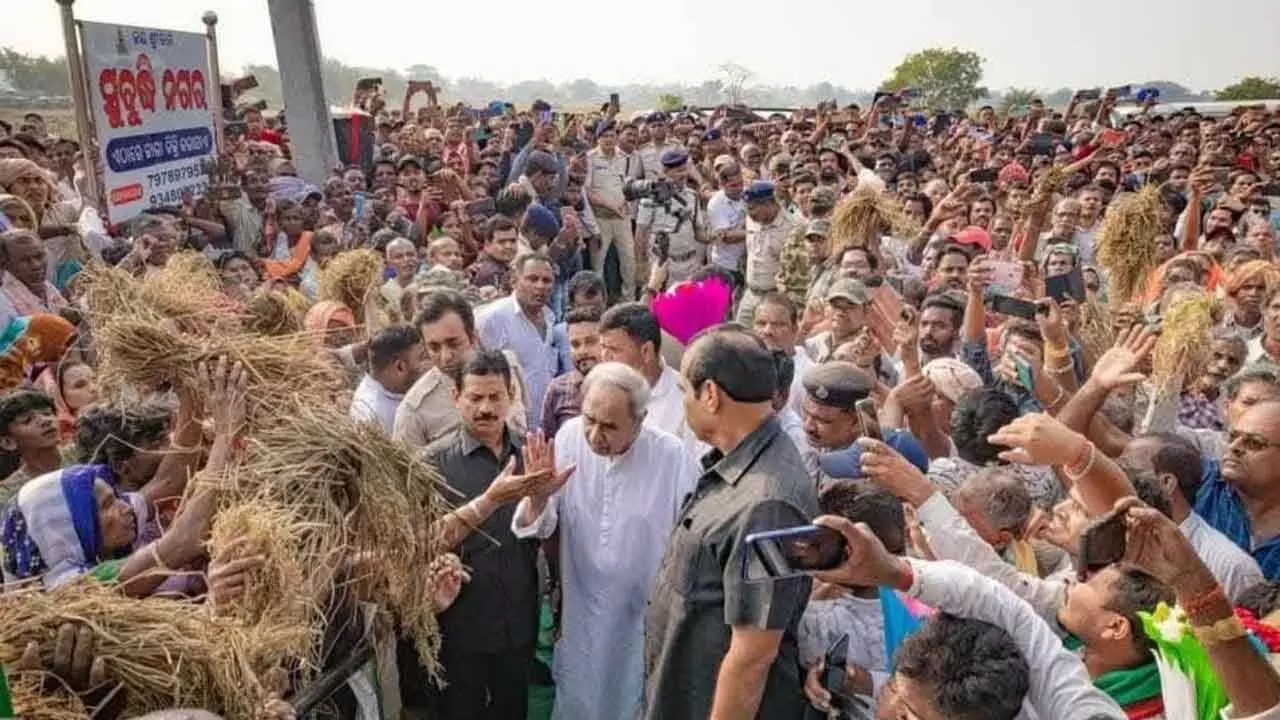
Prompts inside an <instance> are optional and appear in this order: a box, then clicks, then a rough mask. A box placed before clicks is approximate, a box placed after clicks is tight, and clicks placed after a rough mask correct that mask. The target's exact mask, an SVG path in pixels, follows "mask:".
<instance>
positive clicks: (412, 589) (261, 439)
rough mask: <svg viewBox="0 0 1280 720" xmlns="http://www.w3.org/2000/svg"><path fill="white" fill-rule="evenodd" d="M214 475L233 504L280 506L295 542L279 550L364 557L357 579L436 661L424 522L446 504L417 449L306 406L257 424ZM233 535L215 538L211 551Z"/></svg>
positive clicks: (329, 562) (429, 544)
mask: <svg viewBox="0 0 1280 720" xmlns="http://www.w3.org/2000/svg"><path fill="white" fill-rule="evenodd" d="M197 480H198V481H200V479H199V478H197ZM218 482H219V483H220V485H219V486H220V487H221V490H220V492H221V493H222V494H223V496H224V497H227V498H230V502H233V503H234V502H235V501H237V500H241V501H245V502H248V503H253V504H257V505H261V506H263V507H274V508H280V509H281V510H282V511H284V513H285V519H282V520H277V521H278V522H281V523H287V527H288V532H289V534H290V535H292V536H293V541H294V542H296V543H297V545H296V546H294V547H291V548H287V549H285V550H283V552H284V554H285V555H289V556H292V557H295V558H297V562H299V563H300V564H301V567H303V568H304V569H310V570H311V572H316V571H315V569H316V568H321V567H332V566H333V565H334V564H335V560H337V559H339V558H355V557H362V558H364V559H365V560H367V561H368V562H366V563H364V570H365V571H367V572H368V573H369V577H366V578H363V581H364V582H366V583H368V584H370V585H372V586H375V587H378V588H381V592H379V594H378V597H376V598H374V601H375V602H377V603H379V604H380V605H381V606H382V607H383V608H384V609H386V610H388V611H389V612H390V613H391V614H392V615H393V616H394V617H395V618H396V619H397V620H399V622H400V626H401V627H402V628H404V629H405V630H406V632H408V633H409V634H410V635H411V636H412V637H413V638H414V639H415V641H416V643H417V647H418V651H419V655H420V656H421V658H422V662H423V665H424V666H425V667H429V668H433V667H435V665H434V663H435V652H436V649H437V646H438V635H437V629H436V622H435V613H434V612H433V611H432V604H431V582H430V578H429V577H428V576H427V573H426V572H425V571H424V568H426V567H427V565H428V564H429V563H430V562H431V560H432V559H434V557H435V554H436V552H437V551H438V548H437V547H436V542H435V538H434V536H433V534H432V532H431V526H432V523H434V522H435V521H436V520H437V519H439V518H440V517H441V516H442V515H443V514H444V512H445V511H446V506H447V503H446V502H445V500H444V498H443V497H442V493H441V490H442V489H443V488H444V487H445V486H444V484H443V481H442V479H441V478H440V476H439V475H438V474H437V472H436V470H435V468H434V467H433V466H431V465H429V464H427V463H426V462H425V461H424V460H423V459H422V457H421V456H420V455H419V454H417V453H415V452H413V450H412V449H411V448H409V447H408V446H406V445H404V444H403V443H397V442H393V441H392V440H391V438H390V437H389V436H388V435H387V434H386V432H384V431H383V430H382V429H381V428H379V427H377V426H375V425H372V424H368V423H358V422H355V421H353V420H352V419H351V418H350V417H349V416H348V415H347V414H346V413H344V412H342V411H341V410H339V409H337V408H333V407H324V406H320V405H313V406H303V407H299V408H297V409H296V411H295V412H293V413H291V414H289V415H288V416H282V417H280V418H278V422H275V423H273V424H270V425H267V426H264V427H262V428H261V429H259V430H257V431H256V432H255V433H254V434H253V435H252V436H251V437H250V438H249V447H248V452H247V455H246V456H245V458H244V461H243V462H242V463H241V464H240V465H238V466H237V467H235V468H234V469H233V470H231V471H229V472H228V473H227V475H226V477H224V478H222V479H220V480H219V481H218ZM263 521H264V522H269V521H270V520H268V519H266V518H264V519H263ZM236 537H237V534H236V532H227V533H225V534H224V535H222V536H218V537H215V538H214V539H213V541H212V542H211V544H210V549H211V551H212V552H215V553H216V552H219V551H221V550H222V549H223V548H226V547H228V546H229V545H230V544H232V543H234V541H235V538H236ZM280 547H283V546H280ZM274 552H281V550H275V551H274ZM278 602H283V600H275V601H272V603H278ZM262 612H263V613H264V614H267V615H269V614H271V612H274V611H273V610H271V609H269V608H264V609H263V610H262Z"/></svg>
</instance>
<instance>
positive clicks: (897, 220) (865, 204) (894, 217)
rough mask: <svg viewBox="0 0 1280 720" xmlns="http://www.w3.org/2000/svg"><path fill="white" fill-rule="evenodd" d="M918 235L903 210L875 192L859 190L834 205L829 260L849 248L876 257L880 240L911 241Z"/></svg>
mask: <svg viewBox="0 0 1280 720" xmlns="http://www.w3.org/2000/svg"><path fill="white" fill-rule="evenodd" d="M918 232H920V226H919V225H917V224H916V222H915V221H914V220H912V219H911V218H910V217H909V216H907V214H906V213H905V212H903V210H902V207H901V206H900V205H898V204H897V202H895V201H894V200H893V199H892V198H890V197H889V196H887V195H885V194H883V193H881V192H880V191H879V190H876V189H874V188H868V187H863V186H861V185H860V186H858V187H857V188H855V189H854V191H853V192H852V193H850V194H849V195H847V196H845V197H844V199H842V200H841V201H840V203H839V204H838V205H836V209H835V212H834V213H833V214H832V215H831V256H832V257H837V258H838V257H840V253H842V252H844V251H845V250H846V249H848V248H851V247H865V248H870V249H871V250H872V251H873V252H876V253H877V254H879V248H880V236H881V235H884V234H885V233H889V234H891V235H894V236H896V237H910V236H912V235H915V234H916V233H918Z"/></svg>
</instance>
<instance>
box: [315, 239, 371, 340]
mask: <svg viewBox="0 0 1280 720" xmlns="http://www.w3.org/2000/svg"><path fill="white" fill-rule="evenodd" d="M381 284H382V258H381V257H380V256H379V255H378V253H376V252H374V251H373V250H369V249H367V248H361V249H359V250H349V251H347V252H344V253H340V254H339V255H338V256H337V257H335V258H333V259H332V260H330V261H329V264H328V265H326V266H325V267H324V269H322V270H321V271H320V299H321V300H334V301H336V302H340V303H342V304H343V305H346V306H347V307H348V308H351V311H352V312H354V313H356V314H357V317H358V316H359V315H360V313H362V312H363V309H364V303H365V298H367V297H368V296H369V293H371V292H374V291H375V290H376V288H377V287H378V286H379V285H381ZM360 320H361V322H363V321H364V319H363V318H360Z"/></svg>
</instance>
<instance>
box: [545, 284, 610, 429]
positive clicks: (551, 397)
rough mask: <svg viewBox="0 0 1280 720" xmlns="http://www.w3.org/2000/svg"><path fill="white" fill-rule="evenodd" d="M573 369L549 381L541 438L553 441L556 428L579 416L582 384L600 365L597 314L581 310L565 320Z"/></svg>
mask: <svg viewBox="0 0 1280 720" xmlns="http://www.w3.org/2000/svg"><path fill="white" fill-rule="evenodd" d="M565 331H566V334H567V335H568V344H569V355H570V357H571V358H572V360H573V369H572V370H570V371H569V372H567V373H565V374H563V375H561V376H559V377H557V378H556V379H555V380H552V381H551V385H550V386H549V387H547V396H546V398H545V399H543V401H542V421H541V423H540V424H539V427H540V428H541V430H542V434H543V435H545V436H547V437H548V438H554V437H555V436H556V433H557V432H559V430H560V427H561V426H562V425H564V424H565V423H566V422H568V421H569V420H572V419H573V418H576V417H578V416H579V415H581V414H582V381H583V380H584V379H585V378H586V376H587V373H589V372H591V369H592V368H594V367H595V366H596V365H597V364H598V363H599V362H600V310H599V308H595V307H582V308H578V309H576V310H572V311H570V312H569V316H568V317H567V318H566V319H565Z"/></svg>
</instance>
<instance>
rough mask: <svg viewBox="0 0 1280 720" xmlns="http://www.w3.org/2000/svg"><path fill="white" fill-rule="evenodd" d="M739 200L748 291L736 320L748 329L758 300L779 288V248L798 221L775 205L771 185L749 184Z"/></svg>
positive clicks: (778, 205)
mask: <svg viewBox="0 0 1280 720" xmlns="http://www.w3.org/2000/svg"><path fill="white" fill-rule="evenodd" d="M742 197H743V200H744V201H745V202H746V205H747V241H746V246H747V270H746V285H747V289H746V292H744V293H743V294H742V302H741V303H740V304H739V305H738V316H737V320H738V322H740V323H742V324H744V325H747V326H750V325H751V324H752V322H753V320H754V316H755V312H756V306H757V305H759V304H760V300H761V298H763V297H764V296H765V295H767V294H769V293H771V292H773V291H774V290H776V289H777V287H778V283H777V280H778V270H779V268H780V267H781V254H782V246H783V245H784V244H786V241H787V237H788V236H790V235H791V231H792V230H793V229H794V228H795V227H796V226H797V225H798V221H797V220H796V219H795V217H794V216H793V215H792V214H791V213H789V212H787V211H786V210H784V209H783V208H782V205H781V204H779V203H778V198H777V196H776V195H775V194H774V186H773V183H771V182H766V181H764V180H756V181H754V182H752V183H751V184H750V185H748V186H747V189H746V190H745V191H744V192H743V193H742Z"/></svg>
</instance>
